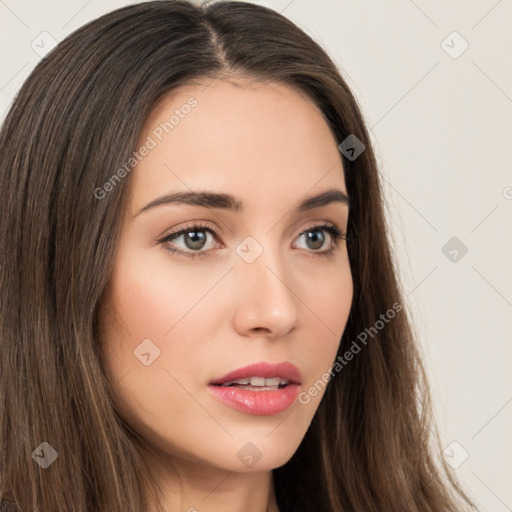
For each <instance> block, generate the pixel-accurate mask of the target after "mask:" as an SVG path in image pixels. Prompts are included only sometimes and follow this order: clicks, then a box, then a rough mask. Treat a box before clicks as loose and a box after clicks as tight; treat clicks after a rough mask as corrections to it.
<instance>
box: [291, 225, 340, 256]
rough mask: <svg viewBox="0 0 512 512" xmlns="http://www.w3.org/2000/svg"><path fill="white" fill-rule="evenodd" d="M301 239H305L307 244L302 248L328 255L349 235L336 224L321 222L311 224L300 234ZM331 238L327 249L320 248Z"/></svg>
mask: <svg viewBox="0 0 512 512" xmlns="http://www.w3.org/2000/svg"><path fill="white" fill-rule="evenodd" d="M326 233H327V236H326ZM299 239H302V240H304V243H305V245H306V247H301V248H305V249H311V250H312V251H311V252H316V253H319V254H321V255H324V256H326V255H329V254H331V253H332V252H333V251H334V250H335V249H336V248H337V247H338V246H339V242H340V240H347V237H346V235H345V232H344V231H343V230H342V229H340V228H338V227H337V226H335V225H334V224H332V225H331V224H321V225H317V226H311V227H309V228H308V229H306V230H305V231H302V233H301V234H300V235H299ZM329 240H330V244H329V243H327V249H325V250H320V249H322V248H323V247H324V246H325V245H326V242H328V241H329Z"/></svg>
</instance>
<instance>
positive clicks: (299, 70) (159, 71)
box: [0, 0, 476, 512]
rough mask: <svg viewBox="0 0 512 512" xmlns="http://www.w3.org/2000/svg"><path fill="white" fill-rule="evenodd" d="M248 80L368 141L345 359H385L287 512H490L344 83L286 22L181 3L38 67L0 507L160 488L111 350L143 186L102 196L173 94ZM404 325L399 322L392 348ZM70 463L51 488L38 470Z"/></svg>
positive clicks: (342, 415) (327, 410) (111, 498)
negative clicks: (128, 217)
mask: <svg viewBox="0 0 512 512" xmlns="http://www.w3.org/2000/svg"><path fill="white" fill-rule="evenodd" d="M234 76H243V77H247V78H249V79H254V80H256V81H260V82H261V81H269V82H270V81H273V82H282V83H285V84H288V85H290V86H292V87H294V88H296V89H297V90H299V91H302V92H303V93H305V94H307V95H308V97H309V98H310V99H311V100H312V101H313V102H314V103H315V104H316V105H318V107H319V108H320V109H321V111H322V112H323V115H324V116H325V119H326V121H327V122H328V124H329V126H330V128H331V129H332V131H333V133H334V134H335V136H336V139H337V140H338V143H341V142H342V141H344V140H345V139H346V138H347V136H349V135H350V134H354V135H356V136H357V138H358V139H359V140H360V141H362V143H363V144H364V146H365V150H364V151H363V152H362V153H361V154H360V155H359V156H358V157H357V158H356V159H354V158H347V157H346V155H343V154H342V153H341V152H340V158H342V162H343V167H344V171H345V180H346V186H347V191H348V194H349V196H350V199H351V208H350V218H349V224H348V230H347V237H348V239H349V243H348V253H349V259H350V264H351V269H352V276H353V282H354V299H353V303H352V308H351V311H350V316H349V319H348V323H347V325H346V329H345V331H344V334H343V336H342V339H341V343H340V348H339V353H338V354H339V355H340V356H343V354H345V353H346V352H347V350H349V349H350V347H353V346H354V345H353V342H354V341H357V340H359V342H358V343H359V345H361V343H360V342H361V340H362V339H363V338H364V337H363V336H362V333H366V335H367V338H368V341H367V342H366V343H365V344H364V345H361V347H360V352H359V353H358V354H357V357H354V358H353V360H351V361H350V364H346V365H345V366H343V369H342V370H339V371H338V373H334V371H333V377H332V379H331V381H330V382H329V384H328V386H327V390H326V393H325V396H324V398H323V400H322V402H321V404H320V406H319V409H318V411H317V413H316V415H315V417H314V419H313V421H312V423H311V425H310V428H309V430H308V431H307V433H306V435H305V437H304V439H303V441H302V443H301V445H300V446H299V448H298V449H297V451H296V453H295V454H294V455H293V457H292V458H291V459H290V460H289V462H288V463H286V464H285V465H284V466H282V467H280V468H277V469H275V470H274V471H273V474H274V482H275V492H276V496H277V501H278V505H279V507H280V510H281V511H282V512H291V511H293V512H298V511H307V512H328V511H329V512H330V511H334V512H369V511H378V512H391V511H395V512H396V511H408V512H427V511H429V512H448V511H450V512H454V511H455V510H469V507H472V508H473V510H475V509H476V508H475V507H474V505H473V504H472V503H471V501H470V499H469V498H468V497H467V496H466V495H465V494H464V491H463V490H462V489H461V488H460V487H459V485H458V483H457V481H456V479H455V477H454V475H453V473H452V472H451V469H450V468H449V467H448V466H447V464H446V462H445V461H444V459H443V458H442V457H441V447H440V445H439V435H438V432H437V430H436V428H435V426H433V422H432V417H431V406H430V401H429V400H430V399H429V391H428V385H427V382H426V379H425V372H424V370H423V368H422V363H421V360H420V357H419V352H418V350H417V347H416V345H415V342H414V339H415V333H414V330H413V328H412V324H411V321H410V319H409V318H408V315H407V311H406V308H405V306H404V301H403V299H404V293H403V291H402V290H401V288H400V284H399V283H398V281H397V277H396V270H395V262H394V261H393V258H392V255H391V249H390V247H391V246H390V240H389V235H388V232H387V226H386V223H385V218H384V203H383V199H382V192H381V181H380V180H381V178H380V176H379V171H378V168H377V164H376V160H375V156H374V152H373V150H372V145H371V142H370V139H369V136H368V132H367V130H366V128H365V124H364V121H363V117H362V115H361V112H360V110H359V108H358V105H357V103H356V100H355V99H354V96H353V95H352V93H351V91H350V90H349V88H348V86H347V84H346V82H345V81H344V79H343V78H342V76H341V74H340V72H339V70H338V69H337V67H336V66H335V64H334V63H333V62H332V60H331V59H330V58H329V57H328V55H327V54H326V53H325V51H324V50H323V49H322V48H321V47H320V46H319V45H318V44H317V43H315V42H314V41H313V40H312V39H311V38H310V37H309V36H307V35H306V34H305V33H304V32H303V31H301V30H300V29H299V28H297V27H296V26H295V25H294V24H293V23H292V22H290V21H289V20H287V19H286V18H284V17H283V16H282V15H280V14H278V13H277V12H274V11H272V10H270V9H267V8H264V7H261V6H256V5H252V4H249V3H246V2H221V3H214V4H212V5H210V6H204V7H200V6H198V5H194V4H192V3H190V2H186V1H182V0H169V1H155V2H147V3H141V4H137V5H131V6H128V7H125V8H122V9H118V10H116V11H113V12H111V13H109V14H107V15H105V16H102V17H100V18H98V19H96V20H94V21H92V22H90V23H88V24H87V25H85V26H84V27H82V28H80V29H79V30H77V31H76V32H74V33H73V34H71V35H70V36H69V37H67V38H66V39H65V40H64V41H62V42H61V43H60V44H59V45H58V46H57V47H56V48H55V49H54V50H53V51H52V52H51V53H50V54H48V55H47V56H46V57H45V58H43V59H42V60H41V62H40V63H39V64H38V65H37V67H36V68H35V69H34V71H33V72H32V74H31V75H30V76H29V78H28V79H27V80H26V82H25V83H24V84H23V86H22V88H21V90H20V91H19V94H18V95H17V96H16V98H15V100H14V103H13V105H12V108H11V109H10V111H9V113H8V115H7V118H6V120H5V122H4V123H3V126H2V130H1V142H0V194H1V198H0V204H1V208H2V219H1V223H0V239H1V240H2V244H3V250H2V252H1V260H0V263H1V266H0V301H1V307H2V314H1V318H0V322H1V323H0V336H1V338H0V339H1V354H0V397H1V398H0V407H1V430H0V448H1V450H0V452H1V453H0V462H1V468H0V498H1V499H3V500H4V503H5V505H6V506H8V507H9V508H8V509H7V510H22V511H24V512H28V511H31V512H56V511H70V510H72V511H73V512H77V511H84V512H85V511H102V512H116V511H119V512H122V511H126V510H133V511H137V512H141V511H143V510H147V508H148V503H149V501H148V500H149V498H148V496H149V492H150V491H154V492H155V493H156V488H153V486H152V483H151V481H150V480H149V477H148V474H149V472H148V471H146V470H145V468H144V463H143V459H142V457H141V450H143V449H144V440H143V439H140V437H139V436H138V435H137V433H136V432H134V431H133V430H132V429H131V428H130V426H129V425H127V424H125V423H124V422H123V421H122V419H121V418H120V417H119V416H118V415H117V414H116V407H115V396H114V394H113V384H114V383H112V382H111V381H110V379H109V376H108V374H107V372H106V371H105V365H104V360H103V355H102V352H101V351H100V349H99V347H100V344H99V342H98V340H99V335H100V333H99V329H98V312H99V310H100V305H101V303H102V298H103V297H104V295H105V293H106V289H107V283H108V280H109V276H110V274H111V272H112V265H113V260H114V255H115V251H116V245H117V240H118V235H119V230H120V219H121V212H122V211H123V208H124V207H125V202H126V198H127V191H128V187H129V184H130V174H129V173H127V175H126V176H125V177H124V178H123V179H122V180H120V181H119V183H116V186H115V187H113V188H112V190H111V191H109V194H108V197H104V198H102V199H101V198H98V194H97V193H96V194H95V193H94V191H95V190H98V187H101V186H102V184H104V183H106V182H107V181H108V180H109V179H110V178H111V177H112V176H113V173H114V172H115V171H116V170H117V169H119V168H121V167H122V166H123V165H125V163H126V162H127V161H128V160H129V158H130V156H131V155H132V153H133V151H134V150H135V149H136V144H137V141H138V137H139V135H140V133H141V130H142V126H143V124H144V121H145V119H146V117H147V116H148V114H149V113H150V111H151V109H152V107H153V106H154V105H155V103H156V101H157V100H158V99H159V98H160V97H161V96H162V95H163V94H165V93H168V92H170V91H172V90H173V89H175V88H177V87H179V86H180V85H184V84H187V83H191V82H192V81H194V80H199V79H201V80H204V79H212V80H213V79H216V78H222V77H234ZM397 305H398V307H397ZM390 308H392V309H394V310H395V311H396V314H395V315H394V318H393V319H392V320H389V321H388V322H386V325H385V326H384V327H383V328H379V329H377V328H375V325H376V322H377V321H378V320H379V318H381V315H382V314H385V313H386V312H387V311H388V310H390ZM381 323H382V322H381ZM372 328H373V330H372ZM370 333H371V336H370V337H369V334H370ZM42 443H47V444H42ZM52 450H53V451H52ZM55 456H56V457H57V459H56V460H55V462H54V463H52V464H51V465H49V466H48V467H47V468H44V467H42V466H41V465H40V464H36V463H35V461H37V458H38V457H39V458H41V457H42V458H45V460H46V461H47V462H50V459H55ZM155 497H156V495H155Z"/></svg>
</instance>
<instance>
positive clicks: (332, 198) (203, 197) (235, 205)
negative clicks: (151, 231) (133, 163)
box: [134, 188, 350, 217]
mask: <svg viewBox="0 0 512 512" xmlns="http://www.w3.org/2000/svg"><path fill="white" fill-rule="evenodd" d="M331 203H342V204H345V205H347V206H350V199H349V197H348V196H347V194H345V192H343V191H341V190H338V189H335V188H331V189H328V190H326V191H325V192H322V193H321V194H318V195H316V196H312V197H308V198H306V199H305V200H304V201H302V202H301V203H300V204H299V205H298V206H297V211H299V212H304V211H307V210H312V209H313V208H319V207H320V206H326V205H328V204H331ZM164 204H188V205H192V206H205V207H208V208H219V209H223V210H228V211H232V212H234V213H241V212H243V210H244V207H243V204H242V202H241V201H239V200H237V199H236V198H235V197H233V196H232V195H229V194H219V193H214V192H176V193H173V194H166V195H164V196H161V197H158V198H156V199H155V200H153V201H151V202H150V203H149V204H147V205H146V206H144V207H143V208H142V209H141V210H139V212H138V213H136V214H135V215H134V216H135V217H136V216H137V215H140V214H141V213H142V212H145V211H148V210H150V209H152V208H156V207H157V206H161V205H164Z"/></svg>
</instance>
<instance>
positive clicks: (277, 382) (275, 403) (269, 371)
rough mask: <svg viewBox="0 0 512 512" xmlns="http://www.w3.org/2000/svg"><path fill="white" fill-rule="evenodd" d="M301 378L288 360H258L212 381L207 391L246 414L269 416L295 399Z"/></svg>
mask: <svg viewBox="0 0 512 512" xmlns="http://www.w3.org/2000/svg"><path fill="white" fill-rule="evenodd" d="M301 381H302V376H301V373H300V371H299V369H298V368H297V367H296V366H295V365H293V364H291V363H288V362H284V363H279V364H270V363H265V362H260V363H255V364H252V365H249V366H245V367H244V368H239V369H238V370H235V371H232V372H230V373H228V374H226V375H223V376H222V377H219V378H218V379H215V380H213V381H212V382H210V383H209V385H208V390H209V391H210V393H211V394H212V395H213V396H214V397H215V398H217V399H218V400H220V401H221V402H223V403H225V404H226V405H228V406H229V407H232V408H234V409H237V410H239V411H241V412H244V413H246V414H253V415H258V416H270V415H274V414H278V413H279V412H282V411H283V410H285V409H287V408H288V407H290V406H291V405H292V404H293V402H295V400H296V398H297V396H298V393H299V390H300V388H301Z"/></svg>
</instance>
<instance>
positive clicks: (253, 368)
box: [210, 361, 302, 385]
mask: <svg viewBox="0 0 512 512" xmlns="http://www.w3.org/2000/svg"><path fill="white" fill-rule="evenodd" d="M246 377H265V378H272V377H281V378H283V379H287V380H288V381H289V382H290V383H292V384H300V383H301V381H302V375H301V373H300V370H299V369H298V368H297V367H296V366H295V365H294V364H292V363H289V362H286V361H285V362H282V363H274V364H272V363H266V362H259V363H254V364H250V365H248V366H244V367H243V368H238V370H234V371H232V372H229V373H226V375H223V376H222V377H219V378H218V379H215V380H213V381H211V382H210V384H214V385H218V384H224V383H225V382H230V381H232V380H236V379H243V378H246Z"/></svg>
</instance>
